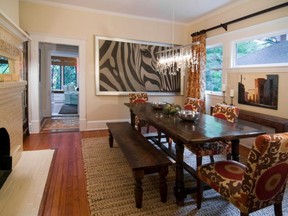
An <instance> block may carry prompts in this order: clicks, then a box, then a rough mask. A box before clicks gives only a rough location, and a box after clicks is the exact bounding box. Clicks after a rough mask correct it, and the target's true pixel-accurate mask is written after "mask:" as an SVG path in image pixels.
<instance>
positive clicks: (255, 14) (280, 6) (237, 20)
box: [191, 2, 288, 37]
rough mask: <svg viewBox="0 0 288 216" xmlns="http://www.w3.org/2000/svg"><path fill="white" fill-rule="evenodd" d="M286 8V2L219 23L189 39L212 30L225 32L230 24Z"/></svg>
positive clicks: (195, 33) (194, 34) (287, 4)
mask: <svg viewBox="0 0 288 216" xmlns="http://www.w3.org/2000/svg"><path fill="white" fill-rule="evenodd" d="M286 6H288V2H286V3H283V4H280V5H276V6H274V7H270V8H267V9H265V10H261V11H258V12H256V13H252V14H249V15H247V16H243V17H241V18H238V19H235V20H232V21H229V22H226V23H221V24H220V25H217V26H214V27H211V28H208V29H203V30H201V31H199V32H194V33H193V34H191V37H194V36H197V35H201V34H204V33H206V32H208V31H212V30H214V29H217V28H224V29H225V31H227V29H228V25H230V24H232V23H236V22H240V21H242V20H245V19H249V18H251V17H254V16H258V15H260V14H263V13H267V12H270V11H273V10H276V9H279V8H282V7H286Z"/></svg>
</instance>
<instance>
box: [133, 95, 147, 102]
mask: <svg viewBox="0 0 288 216" xmlns="http://www.w3.org/2000/svg"><path fill="white" fill-rule="evenodd" d="M129 101H130V103H146V102H147V101H148V95H147V93H130V94H129Z"/></svg>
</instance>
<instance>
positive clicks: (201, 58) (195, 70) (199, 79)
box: [186, 33, 206, 100]
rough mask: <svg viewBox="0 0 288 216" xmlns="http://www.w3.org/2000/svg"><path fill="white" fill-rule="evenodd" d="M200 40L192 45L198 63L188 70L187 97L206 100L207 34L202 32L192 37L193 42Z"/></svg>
mask: <svg viewBox="0 0 288 216" xmlns="http://www.w3.org/2000/svg"><path fill="white" fill-rule="evenodd" d="M194 42H199V44H198V45H196V46H193V47H192V49H193V50H192V52H193V54H194V55H196V57H197V64H193V65H192V67H191V68H190V69H189V71H188V74H187V75H188V76H187V83H186V97H192V98H198V99H203V100H205V90H206V78H205V67H206V34H205V33H204V34H200V35H197V36H193V37H192V43H194Z"/></svg>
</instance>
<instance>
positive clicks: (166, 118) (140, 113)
mask: <svg viewBox="0 0 288 216" xmlns="http://www.w3.org/2000/svg"><path fill="white" fill-rule="evenodd" d="M125 105H126V106H127V107H128V108H129V109H130V115H131V124H132V126H135V116H136V115H137V117H139V118H141V119H143V120H145V121H147V122H148V123H149V124H150V125H152V126H153V127H155V128H156V129H157V130H158V131H161V132H162V133H164V134H165V135H166V136H168V137H170V138H172V139H173V141H174V142H175V148H176V153H175V160H176V178H175V185H174V195H175V197H176V203H177V205H179V206H183V205H184V200H185V198H186V196H187V194H190V193H191V192H192V190H191V189H189V188H185V185H184V167H185V163H184V161H183V157H184V155H183V154H184V144H185V145H195V144H201V143H206V142H213V141H220V140H226V141H231V143H232V159H233V160H236V161H239V139H241V138H248V137H256V136H258V135H260V134H264V133H265V131H262V130H261V129H257V127H251V124H250V123H249V122H247V121H245V120H240V119H239V120H238V121H237V122H236V123H230V122H228V121H225V120H223V119H219V118H216V117H213V116H211V115H207V114H201V115H200V118H199V119H198V120H197V121H196V122H192V121H184V120H182V119H180V118H179V117H178V116H177V115H166V114H163V113H162V110H157V109H154V108H153V107H152V106H151V104H150V103H134V104H132V103H131V104H130V103H125ZM240 112H241V111H240ZM253 126H255V124H254V125H253ZM166 152H167V151H166ZM189 170H190V172H189V173H191V174H192V175H193V176H194V177H196V178H197V174H196V171H195V170H193V168H191V167H189ZM194 191H195V190H194Z"/></svg>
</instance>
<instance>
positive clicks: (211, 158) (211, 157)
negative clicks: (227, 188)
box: [209, 155, 214, 163]
mask: <svg viewBox="0 0 288 216" xmlns="http://www.w3.org/2000/svg"><path fill="white" fill-rule="evenodd" d="M209 157H210V161H211V163H214V157H213V155H210V156H209Z"/></svg>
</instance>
